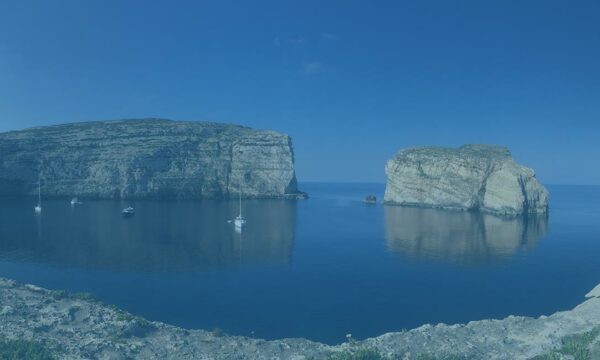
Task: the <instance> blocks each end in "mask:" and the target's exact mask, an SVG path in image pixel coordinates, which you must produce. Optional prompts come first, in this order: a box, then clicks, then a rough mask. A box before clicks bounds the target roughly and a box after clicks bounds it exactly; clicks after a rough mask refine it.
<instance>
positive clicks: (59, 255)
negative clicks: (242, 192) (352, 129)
mask: <svg viewBox="0 0 600 360" xmlns="http://www.w3.org/2000/svg"><path fill="white" fill-rule="evenodd" d="M25 203H26V204H24V205H23V204H21V202H18V201H16V200H15V201H8V202H2V203H0V259H3V260H18V261H21V260H25V261H33V262H38V263H52V264H56V265H61V266H76V267H88V268H102V269H109V270H116V271H164V272H170V271H190V270H195V269H203V268H209V267H222V266H230V265H236V264H241V263H287V262H288V261H289V258H290V256H291V252H292V245H293V241H294V222H295V216H296V215H295V211H296V204H295V202H293V201H284V200H250V201H247V202H245V203H244V212H245V214H244V215H245V216H246V217H247V219H248V226H247V227H246V228H245V229H244V232H243V234H239V233H236V232H235V231H234V228H233V224H228V223H227V220H228V219H232V218H233V217H234V216H235V215H236V214H237V211H238V209H237V202H235V201H226V200H223V201H219V200H205V201H179V202H178V201H173V202H168V201H137V202H136V203H135V209H136V214H135V216H134V217H132V218H129V219H124V218H122V217H121V214H120V211H121V209H122V208H123V207H125V206H126V205H128V204H127V203H125V202H119V201H89V202H86V203H85V204H84V205H83V206H81V207H76V208H73V209H72V208H70V206H69V205H68V202H67V201H64V200H60V201H59V200H52V201H47V202H45V203H44V211H43V213H42V214H41V216H40V217H36V216H35V215H34V213H33V210H32V207H31V206H30V203H29V202H27V201H25Z"/></svg>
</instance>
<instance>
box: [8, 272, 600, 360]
mask: <svg viewBox="0 0 600 360" xmlns="http://www.w3.org/2000/svg"><path fill="white" fill-rule="evenodd" d="M587 296H588V299H587V300H586V301H585V302H583V303H582V304H580V305H578V306H577V307H575V308H574V309H573V310H570V311H565V312H558V313H555V314H553V315H551V316H542V317H540V318H537V319H533V318H526V317H515V316H510V317H508V318H506V319H503V320H483V321H473V322H470V323H468V324H466V325H445V324H439V325H435V326H432V325H425V326H422V327H420V328H417V329H414V330H410V331H404V332H398V333H388V334H385V335H382V336H379V337H376V338H371V339H367V340H364V341H349V342H347V343H344V344H341V345H337V346H329V345H325V344H321V343H316V342H312V341H309V340H305V339H282V340H274V341H267V340H261V339H254V338H247V337H238V336H228V335H224V334H220V333H218V332H209V331H204V330H184V329H181V328H177V327H174V326H170V325H165V324H162V323H158V322H149V321H147V320H144V319H142V318H139V317H135V316H132V315H131V314H128V313H126V312H124V311H121V310H119V309H117V308H115V307H111V306H106V305H103V304H101V303H99V302H97V301H94V300H92V299H89V298H87V297H85V296H80V295H79V296H78V295H67V294H65V293H63V292H57V291H49V290H45V289H41V288H39V287H36V286H32V285H19V284H17V283H15V282H14V281H11V280H7V279H0V339H4V340H3V341H14V340H15V339H19V340H24V341H33V342H35V343H37V344H41V346H43V347H44V348H45V349H46V350H47V351H48V352H49V353H50V354H52V357H54V358H60V359H132V358H134V359H297V360H300V359H330V358H334V359H363V358H364V359H407V360H409V359H427V360H435V359H440V360H441V359H486V360H487V359H490V360H492V359H506V360H508V359H511V360H513V359H534V358H535V359H573V358H574V359H598V358H600V341H599V340H600V337H599V334H600V330H599V329H600V327H599V325H600V286H599V287H597V288H596V289H594V290H593V291H592V292H590V293H589V294H588V295H587ZM440 301H443V299H440ZM0 350H1V349H0ZM352 354H354V355H355V357H352ZM357 354H361V355H362V356H363V357H358V356H357ZM551 354H552V355H551ZM542 356H543V357H542Z"/></svg>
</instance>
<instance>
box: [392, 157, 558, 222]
mask: <svg viewBox="0 0 600 360" xmlns="http://www.w3.org/2000/svg"><path fill="white" fill-rule="evenodd" d="M386 174H387V177H388V180H387V186H386V190H385V198H384V201H385V202H386V203H387V204H397V205H407V206H423V207H439V208H447V209H463V210H480V211H483V212H488V213H494V214H501V215H517V214H522V213H545V212H546V211H547V208H548V191H547V190H546V188H544V186H542V185H541V184H540V183H539V182H538V181H537V179H536V178H535V173H534V171H533V170H531V169H529V168H526V167H524V166H521V165H519V164H517V163H516V162H514V160H513V159H512V157H511V156H510V152H509V151H508V149H506V148H503V147H499V146H493V145H465V146H461V147H459V148H442V147H418V148H410V149H405V150H401V151H400V152H398V153H397V154H396V156H394V158H392V159H390V160H389V161H388V162H387V165H386Z"/></svg>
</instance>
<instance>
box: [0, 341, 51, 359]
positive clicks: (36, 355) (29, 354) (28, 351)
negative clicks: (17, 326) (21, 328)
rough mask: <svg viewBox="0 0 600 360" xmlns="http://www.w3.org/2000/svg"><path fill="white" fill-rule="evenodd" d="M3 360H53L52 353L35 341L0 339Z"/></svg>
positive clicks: (0, 355) (0, 351)
mask: <svg viewBox="0 0 600 360" xmlns="http://www.w3.org/2000/svg"><path fill="white" fill-rule="evenodd" d="M0 359H1V360H17V359H28V360H53V359H54V357H53V356H52V355H51V353H50V351H49V350H48V349H46V348H44V347H43V346H42V345H40V344H38V343H37V342H34V341H28V340H6V339H0Z"/></svg>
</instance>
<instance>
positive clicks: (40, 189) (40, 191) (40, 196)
mask: <svg viewBox="0 0 600 360" xmlns="http://www.w3.org/2000/svg"><path fill="white" fill-rule="evenodd" d="M34 210H35V213H36V214H40V213H41V212H42V182H41V181H39V182H38V203H37V205H36V206H35V208H34Z"/></svg>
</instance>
